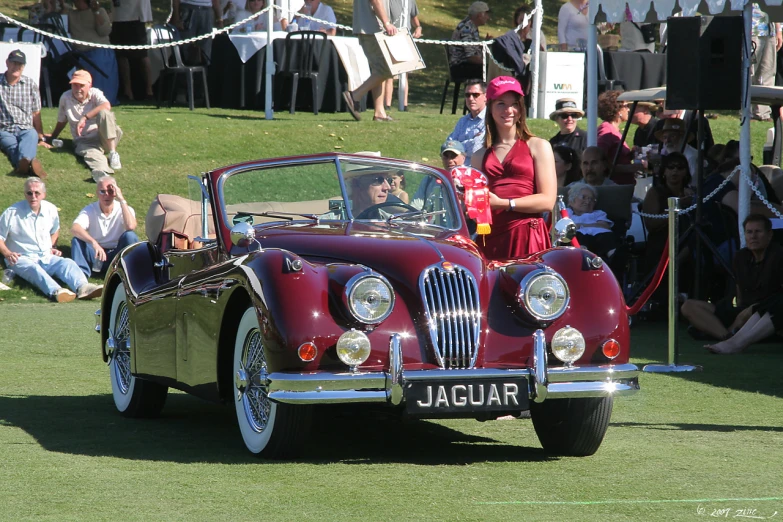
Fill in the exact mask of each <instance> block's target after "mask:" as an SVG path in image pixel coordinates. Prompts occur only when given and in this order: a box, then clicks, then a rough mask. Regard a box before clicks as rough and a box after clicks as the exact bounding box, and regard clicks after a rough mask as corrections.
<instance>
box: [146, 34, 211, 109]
mask: <svg viewBox="0 0 783 522" xmlns="http://www.w3.org/2000/svg"><path fill="white" fill-rule="evenodd" d="M152 31H153V32H154V34H155V38H156V40H157V43H170V42H176V41H179V39H180V38H179V32H178V31H177V29H176V28H175V27H173V26H171V25H169V24H164V25H154V26H153V27H152ZM158 50H159V51H160V56H161V61H162V62H163V70H162V71H161V73H160V85H159V86H158V107H160V104H161V99H162V96H163V88H164V86H165V84H166V78H167V77H169V76H173V78H172V80H171V89H170V91H169V107H171V104H172V103H173V102H174V94H175V92H176V88H177V78H178V77H179V75H180V74H184V75H185V78H186V79H187V87H188V92H187V97H188V107H189V108H190V110H191V111H192V110H193V108H194V98H195V96H194V93H193V76H194V75H195V74H199V73H200V74H201V78H202V80H203V82H204V102H205V105H206V107H207V109H209V108H210V107H209V88H208V86H207V68H206V66H203V65H185V64H184V62H183V61H182V55H181V54H180V49H179V46H178V45H175V46H171V47H160V48H159V49H158ZM169 53H170V54H169Z"/></svg>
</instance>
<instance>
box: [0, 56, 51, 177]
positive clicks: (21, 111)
mask: <svg viewBox="0 0 783 522" xmlns="http://www.w3.org/2000/svg"><path fill="white" fill-rule="evenodd" d="M26 64H27V57H26V56H25V54H24V53H23V52H22V51H19V50H16V51H11V52H10V53H9V54H8V58H7V59H6V61H5V66H6V71H5V73H3V76H2V77H0V148H1V149H2V150H3V152H4V153H5V154H6V155H7V156H8V159H9V160H10V161H11V165H12V166H13V167H14V169H15V170H14V173H15V174H16V175H17V176H28V175H30V174H33V175H35V176H38V177H39V178H41V179H43V178H45V177H46V172H44V169H43V166H42V165H41V162H40V161H39V160H38V158H36V157H35V156H36V152H37V151H38V149H37V145H42V146H44V147H46V148H49V145H48V144H47V143H46V142H45V141H44V137H43V124H42V123H41V96H40V94H39V93H38V85H36V83H35V82H34V81H33V80H31V79H30V78H29V77H27V76H24V75H23V74H22V73H23V72H24V67H25V65H26Z"/></svg>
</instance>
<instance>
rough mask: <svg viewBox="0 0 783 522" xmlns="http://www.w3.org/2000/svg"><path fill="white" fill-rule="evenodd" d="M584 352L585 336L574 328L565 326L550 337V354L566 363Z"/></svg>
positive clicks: (569, 362) (577, 358)
mask: <svg viewBox="0 0 783 522" xmlns="http://www.w3.org/2000/svg"><path fill="white" fill-rule="evenodd" d="M584 353H585V338H584V337H582V334H581V333H580V332H579V330H577V329H576V328H572V327H570V326H566V327H565V328H561V329H560V330H558V331H557V332H556V333H555V335H554V337H552V354H553V355H554V356H555V357H557V358H558V359H560V360H561V361H563V362H564V363H566V364H567V365H569V364H571V363H573V362H574V361H577V360H579V358H580V357H582V355H583V354H584Z"/></svg>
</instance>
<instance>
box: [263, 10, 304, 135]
mask: <svg viewBox="0 0 783 522" xmlns="http://www.w3.org/2000/svg"><path fill="white" fill-rule="evenodd" d="M274 10H275V9H274V7H272V8H271V9H269V11H267V12H266V81H265V83H264V118H265V119H267V120H271V119H273V118H274V117H275V113H274V111H273V110H272V75H273V74H275V57H274V53H273V51H272V49H274V46H273V45H272V29H273V26H274V24H275V21H274V16H273V12H274ZM294 103H296V101H294Z"/></svg>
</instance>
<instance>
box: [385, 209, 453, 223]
mask: <svg viewBox="0 0 783 522" xmlns="http://www.w3.org/2000/svg"><path fill="white" fill-rule="evenodd" d="M445 213H446V211H445V210H423V209H422V210H411V211H410V212H403V213H401V214H392V215H391V216H389V217H387V218H386V222H387V223H389V224H391V222H392V221H394V220H396V219H403V220H404V219H407V218H413V217H430V216H439V215H442V214H445Z"/></svg>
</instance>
